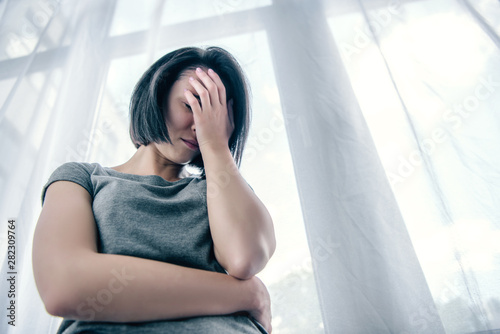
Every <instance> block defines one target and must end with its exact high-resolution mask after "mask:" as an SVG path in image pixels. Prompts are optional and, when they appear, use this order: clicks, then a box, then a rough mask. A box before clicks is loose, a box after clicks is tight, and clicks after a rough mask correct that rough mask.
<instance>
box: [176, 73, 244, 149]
mask: <svg viewBox="0 0 500 334" xmlns="http://www.w3.org/2000/svg"><path fill="white" fill-rule="evenodd" d="M195 72H196V75H197V78H195V77H190V78H189V83H190V84H191V86H192V87H193V88H194V90H195V91H196V93H197V94H198V97H199V100H198V98H197V97H196V96H195V95H194V94H193V93H192V92H191V91H190V90H188V89H186V90H185V91H184V95H185V97H186V99H187V100H188V102H189V105H190V106H191V109H192V111H193V117H194V123H195V128H196V139H197V141H198V145H199V147H200V151H202V154H203V149H206V148H219V147H228V142H229V138H230V137H231V134H232V133H233V130H234V115H233V109H232V104H233V101H232V100H230V101H228V102H227V103H226V88H225V87H224V84H223V83H222V80H221V79H220V77H219V76H218V75H217V73H215V72H214V71H213V70H211V69H209V70H208V71H206V72H205V71H204V70H202V69H201V68H197V69H196V71H195ZM200 103H201V105H200ZM223 145H225V146H223Z"/></svg>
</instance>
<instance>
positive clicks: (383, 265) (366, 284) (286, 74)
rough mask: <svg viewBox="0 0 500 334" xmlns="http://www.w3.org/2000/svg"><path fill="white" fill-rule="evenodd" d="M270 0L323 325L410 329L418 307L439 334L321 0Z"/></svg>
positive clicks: (336, 329) (333, 329) (330, 328)
mask: <svg viewBox="0 0 500 334" xmlns="http://www.w3.org/2000/svg"><path fill="white" fill-rule="evenodd" d="M274 6H277V7H278V8H279V9H278V10H279V11H280V12H281V13H283V14H284V15H283V19H282V20H281V21H280V22H279V23H280V24H279V25H278V24H277V25H276V26H275V27H273V29H272V30H270V45H271V47H272V54H273V56H274V63H275V67H276V70H277V76H278V78H280V79H281V80H280V81H279V82H278V86H279V89H280V95H281V96H285V97H287V98H286V99H283V101H282V103H283V110H284V116H285V124H286V127H287V134H288V139H289V142H290V146H291V151H292V157H293V161H294V168H295V172H296V177H297V184H298V189H299V194H300V198H301V203H302V210H303V213H304V221H305V223H306V229H307V234H308V239H309V248H310V250H311V255H312V260H313V266H314V272H315V276H316V282H317V287H318V292H319V296H320V301H321V304H322V311H323V321H324V325H325V330H326V332H328V333H404V332H408V333H412V332H413V330H414V328H415V325H416V324H417V322H418V321H419V320H420V317H421V315H420V313H419V312H420V311H421V310H425V312H426V313H427V314H428V315H429V320H428V321H426V324H425V327H426V328H427V329H428V330H429V332H433V333H443V332H444V330H443V327H442V324H441V322H440V319H439V316H438V315H437V311H436V309H435V306H434V302H433V300H432V297H431V294H430V292H429V289H428V287H427V284H426V281H425V277H424V275H423V273H422V271H421V269H420V265H419V262H418V259H417V257H416V255H415V252H414V250H413V247H412V243H411V240H410V238H409V236H408V233H407V231H406V227H405V224H404V221H403V219H402V217H401V215H400V213H399V210H398V206H397V203H396V201H395V199H394V197H393V195H392V191H391V188H390V186H389V183H388V182H387V179H386V176H385V173H384V170H383V168H382V165H381V163H380V160H379V158H378V157H377V152H376V149H375V147H374V145H373V140H372V139H371V136H370V133H369V130H368V128H367V126H366V124H365V121H364V119H363V115H362V113H361V111H360V109H359V106H358V103H357V102H356V98H355V96H354V92H353V91H352V89H351V87H350V84H349V78H348V76H347V73H346V71H345V69H344V66H343V64H342V61H341V58H340V54H339V52H338V50H337V48H336V46H335V45H334V43H333V40H332V38H331V34H330V32H329V28H328V25H327V21H326V17H325V16H324V10H322V7H321V3H320V2H315V1H308V2H305V1H275V2H274ZM283 36H287V38H283ZM291 55H293V57H291Z"/></svg>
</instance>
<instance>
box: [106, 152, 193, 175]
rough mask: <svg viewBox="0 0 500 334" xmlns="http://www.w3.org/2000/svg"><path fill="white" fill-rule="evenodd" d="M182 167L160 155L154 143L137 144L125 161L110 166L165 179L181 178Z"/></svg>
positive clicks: (121, 170)
mask: <svg viewBox="0 0 500 334" xmlns="http://www.w3.org/2000/svg"><path fill="white" fill-rule="evenodd" d="M183 167H184V165H180V164H177V163H174V162H172V161H170V160H168V159H167V158H165V157H164V156H162V155H161V154H160V152H159V151H158V149H157V148H156V146H155V145H154V144H149V145H147V146H144V145H141V146H139V148H138V149H137V151H136V152H135V153H134V155H133V156H132V157H131V158H130V159H129V160H128V161H127V162H125V163H124V164H122V165H119V166H116V167H111V168H112V169H114V170H116V171H118V172H122V173H127V174H136V175H158V176H161V177H162V178H164V179H165V180H167V181H177V180H179V179H180V178H181V173H182V171H183Z"/></svg>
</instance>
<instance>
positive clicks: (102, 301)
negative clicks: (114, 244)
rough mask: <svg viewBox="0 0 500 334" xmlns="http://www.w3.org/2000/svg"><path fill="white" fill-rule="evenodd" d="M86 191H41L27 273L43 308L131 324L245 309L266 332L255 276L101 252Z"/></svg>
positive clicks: (63, 187)
mask: <svg viewBox="0 0 500 334" xmlns="http://www.w3.org/2000/svg"><path fill="white" fill-rule="evenodd" d="M96 233H97V232H96V225H95V221H94V216H93V213H92V208H91V197H90V194H89V193H88V192H87V191H86V190H85V189H84V188H83V187H81V186H79V185H77V184H75V183H72V182H67V181H58V182H55V183H53V184H52V185H50V186H49V188H48V189H47V193H46V197H45V203H44V206H43V209H42V213H41V215H40V218H39V221H38V224H37V227H36V230H35V235H34V240H33V271H34V275H35V281H36V284H37V287H38V290H39V293H40V296H41V298H42V300H43V302H44V304H45V307H46V309H47V311H48V312H49V313H50V314H53V315H56V316H62V317H66V318H72V319H81V320H96V321H98V320H99V321H111V322H136V321H150V320H161V319H173V318H183V317H190V316H202V315H222V314H230V313H234V312H238V311H248V312H249V313H250V315H252V316H254V317H255V318H256V319H257V320H258V321H259V322H261V323H262V324H263V325H264V326H267V327H268V328H270V311H269V295H268V293H267V290H266V289H265V286H264V285H263V284H262V282H260V281H259V280H258V279H257V278H252V279H250V280H245V281H242V280H238V279H236V278H234V277H231V276H229V275H225V274H221V273H215V272H209V271H204V270H198V269H192V268H186V267H181V266H177V265H172V264H169V263H164V262H159V261H153V260H147V259H142V258H137V257H131V256H122V255H113V254H100V253H98V252H97V245H96V240H97V239H96Z"/></svg>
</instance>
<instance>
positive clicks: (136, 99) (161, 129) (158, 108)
mask: <svg viewBox="0 0 500 334" xmlns="http://www.w3.org/2000/svg"><path fill="white" fill-rule="evenodd" d="M196 67H203V68H207V69H208V68H211V69H212V70H214V71H215V72H216V73H217V74H218V75H219V77H220V78H221V80H222V83H223V84H224V86H225V88H226V98H227V101H226V102H228V101H229V100H231V99H232V100H233V114H234V131H233V133H232V135H231V137H230V138H229V143H228V145H229V149H230V151H231V154H232V156H233V159H234V160H235V162H236V164H237V166H238V167H239V166H240V164H241V157H242V155H243V149H244V147H245V143H246V140H247V137H248V129H249V126H250V103H249V88H248V84H247V80H246V77H245V75H244V73H243V70H242V69H241V67H240V65H239V64H238V62H237V61H236V59H235V58H234V57H233V56H232V55H231V54H230V53H229V52H227V51H226V50H224V49H222V48H219V47H213V46H212V47H207V48H205V49H202V48H197V47H186V48H181V49H178V50H175V51H172V52H170V53H168V54H166V55H164V56H163V57H161V58H160V59H158V60H157V61H156V62H155V63H154V64H153V65H151V67H150V68H149V69H148V70H147V71H146V72H145V73H144V74H143V75H142V77H141V79H140V80H139V82H138V83H137V85H136V86H135V88H134V91H133V94H132V99H131V102H130V138H131V139H132V142H133V143H134V145H135V147H136V148H139V146H141V145H148V144H150V143H153V142H154V143H171V140H170V137H169V134H168V130H167V126H166V123H165V119H164V117H163V108H164V107H165V106H166V105H167V104H166V101H168V96H169V94H170V90H171V88H172V86H173V85H174V83H175V82H176V81H177V80H178V79H179V77H180V76H181V75H182V74H183V73H184V72H185V71H187V70H194V69H196ZM167 112H168V111H167ZM189 165H191V166H194V167H197V168H199V169H200V170H201V172H202V175H204V174H205V169H204V166H203V159H202V157H201V154H200V155H198V156H197V157H196V158H194V159H193V160H192V161H191V162H190V163H189Z"/></svg>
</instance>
